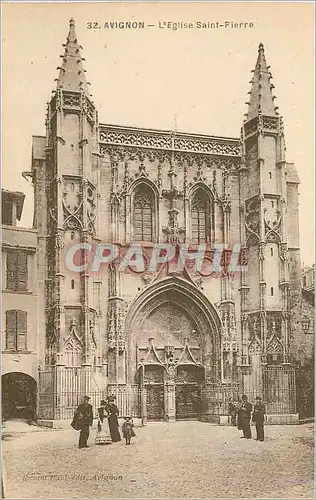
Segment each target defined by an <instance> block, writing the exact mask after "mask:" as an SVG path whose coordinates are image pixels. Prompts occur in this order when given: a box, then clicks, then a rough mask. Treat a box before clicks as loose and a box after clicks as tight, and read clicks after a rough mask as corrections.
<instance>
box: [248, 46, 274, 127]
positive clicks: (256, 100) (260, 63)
mask: <svg viewBox="0 0 316 500" xmlns="http://www.w3.org/2000/svg"><path fill="white" fill-rule="evenodd" d="M258 52H259V53H258V59H257V63H256V67H255V70H254V71H253V77H252V80H251V82H250V83H251V85H252V87H251V90H250V92H249V94H250V99H249V102H247V103H246V104H248V112H247V114H246V115H245V116H246V121H249V120H252V119H253V118H255V117H256V116H258V115H260V114H261V115H265V116H278V112H277V109H278V108H277V107H276V106H275V105H274V99H275V96H274V95H273V94H272V89H274V85H273V84H272V83H271V78H272V74H271V73H270V71H269V68H270V66H268V65H267V61H266V58H265V55H264V47H263V44H262V43H260V45H259V50H258Z"/></svg>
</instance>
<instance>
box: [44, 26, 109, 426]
mask: <svg viewBox="0 0 316 500" xmlns="http://www.w3.org/2000/svg"><path fill="white" fill-rule="evenodd" d="M63 46H64V54H63V55H62V56H60V57H61V60H62V63H61V65H60V66H59V67H58V68H57V69H58V70H59V76H58V78H57V79H56V83H57V84H56V90H54V91H53V95H52V98H51V100H50V102H49V103H48V106H47V117H46V139H45V140H46V144H45V146H46V147H45V160H46V161H45V181H44V184H43V188H44V189H45V196H44V197H43V198H42V202H40V203H37V205H36V208H35V211H36V213H35V219H37V221H39V222H41V219H42V218H43V215H42V214H43V213H45V224H43V223H42V224H41V223H40V224H39V225H40V226H41V232H42V233H43V236H45V238H46V252H45V253H46V259H45V260H46V263H45V267H46V271H45V273H46V359H45V364H46V365H52V366H55V367H56V369H57V371H58V369H59V370H60V371H62V369H63V367H68V368H74V369H76V370H77V372H78V369H79V371H80V373H81V374H82V376H81V377H80V380H81V381H80V384H79V385H80V387H78V388H77V389H76V390H78V391H82V392H86V393H88V392H89V390H90V389H91V388H90V384H91V371H92V373H95V374H99V375H100V376H101V375H102V372H103V346H102V338H101V304H100V297H101V292H100V287H101V282H98V281H97V280H95V279H94V277H93V276H90V275H89V271H83V272H79V273H74V272H71V271H69V270H68V269H67V268H66V265H65V255H66V251H67V249H68V248H69V247H70V246H71V245H73V244H75V243H90V244H92V245H93V244H94V243H95V242H96V241H98V236H99V215H98V214H99V197H100V196H99V185H100V170H99V146H98V114H97V111H96V108H95V105H94V103H93V101H92V99H91V95H90V92H89V85H90V84H89V83H88V82H87V81H86V77H85V70H84V67H83V61H84V58H83V57H82V56H81V49H82V47H81V46H80V45H79V43H78V40H77V36H76V33H75V22H74V20H73V19H71V20H70V22H69V34H68V37H67V41H66V43H65V44H64V45H63ZM42 222H43V221H42ZM44 233H45V234H44ZM64 371H65V370H64ZM68 372H69V373H70V372H71V370H68ZM77 372H76V373H77ZM69 378H71V376H69ZM69 383H70V382H69ZM61 385H62V386H63V390H67V389H65V388H66V387H67V386H68V381H66V380H64V381H63V382H62V384H61ZM57 388H58V384H57ZM57 418H58V417H57Z"/></svg>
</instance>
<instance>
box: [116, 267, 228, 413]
mask: <svg viewBox="0 0 316 500" xmlns="http://www.w3.org/2000/svg"><path fill="white" fill-rule="evenodd" d="M125 327H126V332H128V334H126V338H127V339H128V360H127V381H128V383H130V384H134V383H135V381H136V378H137V380H138V381H141V382H140V385H141V386H142V389H143V390H145V392H146V393H147V403H146V408H147V418H148V419H155V420H157V419H161V418H163V417H162V414H163V413H164V418H165V419H166V420H174V419H176V418H178V419H181V418H182V419H193V418H199V416H200V412H201V403H202V401H201V386H202V384H203V383H204V382H205V381H206V380H208V381H210V382H219V381H220V377H221V374H220V334H219V332H220V319H219V317H218V314H217V312H216V310H215V308H214V307H213V306H212V305H211V304H210V303H209V301H208V300H207V299H206V297H205V296H204V295H203V294H202V293H201V292H200V291H199V290H198V289H197V288H196V287H195V286H194V285H193V284H192V283H190V282H189V281H187V280H185V279H182V278H180V277H168V278H166V279H163V280H161V281H159V282H156V283H155V284H154V285H152V286H151V287H149V288H148V289H147V290H146V291H145V292H143V294H141V295H140V296H139V297H138V298H137V299H136V300H135V301H134V303H133V304H132V306H131V307H130V309H129V311H128V314H127V318H126V325H125ZM140 368H141V370H140ZM140 375H141V376H140ZM150 376H152V380H149V377H150Z"/></svg>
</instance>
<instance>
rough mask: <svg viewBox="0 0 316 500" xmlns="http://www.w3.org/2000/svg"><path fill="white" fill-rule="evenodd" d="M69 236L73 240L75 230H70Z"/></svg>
mask: <svg viewBox="0 0 316 500" xmlns="http://www.w3.org/2000/svg"><path fill="white" fill-rule="evenodd" d="M70 238H71V239H72V240H73V239H74V238H75V232H74V231H71V234H70Z"/></svg>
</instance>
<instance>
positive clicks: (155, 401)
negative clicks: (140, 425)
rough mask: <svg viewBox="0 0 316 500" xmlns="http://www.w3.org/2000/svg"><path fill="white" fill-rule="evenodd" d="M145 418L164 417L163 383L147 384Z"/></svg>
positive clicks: (160, 418)
mask: <svg viewBox="0 0 316 500" xmlns="http://www.w3.org/2000/svg"><path fill="white" fill-rule="evenodd" d="M146 391H147V419H148V420H163V418H164V410H165V405H164V390H163V385H153V386H147V387H146Z"/></svg>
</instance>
